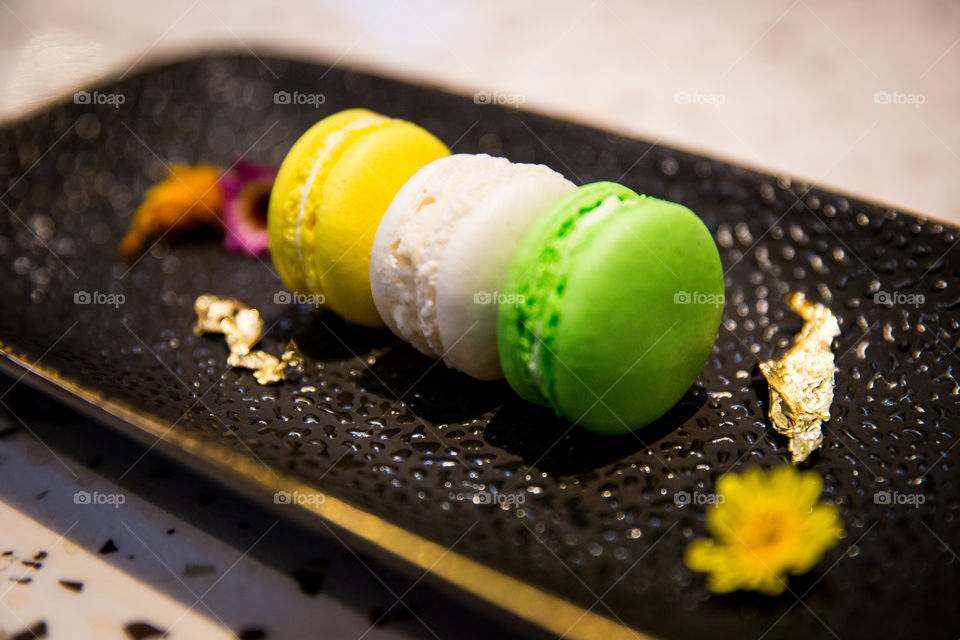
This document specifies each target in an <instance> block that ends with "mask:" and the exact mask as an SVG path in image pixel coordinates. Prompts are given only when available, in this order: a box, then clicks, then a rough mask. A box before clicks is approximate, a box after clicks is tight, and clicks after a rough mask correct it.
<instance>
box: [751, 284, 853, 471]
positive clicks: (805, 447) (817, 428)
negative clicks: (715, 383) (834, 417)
mask: <svg viewBox="0 0 960 640" xmlns="http://www.w3.org/2000/svg"><path fill="white" fill-rule="evenodd" d="M786 302H787V306H789V307H790V308H791V309H792V310H793V311H795V312H796V313H798V314H800V316H801V317H802V318H803V319H804V324H803V328H802V329H801V330H800V333H799V334H797V336H796V338H794V341H793V346H792V347H790V349H789V350H788V351H787V352H786V353H785V354H783V355H782V356H781V357H780V358H778V359H776V360H769V361H767V362H763V363H761V364H760V371H761V372H762V373H763V375H764V377H765V378H766V379H767V383H768V385H769V386H770V419H771V420H772V421H773V426H774V429H776V430H777V432H778V433H780V434H782V435H785V436H787V437H788V438H789V439H790V454H791V456H792V458H793V462H794V464H797V463H800V462H803V461H804V460H806V459H807V456H809V455H810V454H811V453H813V451H814V450H816V449H817V448H819V447H820V445H821V444H822V443H823V431H822V424H823V423H824V422H826V421H827V420H829V419H830V405H832V404H833V386H834V380H833V376H834V371H835V370H836V367H835V366H834V359H833V352H832V351H831V350H830V345H831V344H832V343H833V339H834V338H835V337H837V336H838V335H840V325H839V324H838V322H837V318H836V316H834V315H833V313H831V311H830V309H828V308H827V307H825V306H823V305H822V304H817V303H814V302H810V301H809V300H807V299H806V297H805V296H804V295H803V294H802V293H791V294H789V295H788V296H787V299H786Z"/></svg>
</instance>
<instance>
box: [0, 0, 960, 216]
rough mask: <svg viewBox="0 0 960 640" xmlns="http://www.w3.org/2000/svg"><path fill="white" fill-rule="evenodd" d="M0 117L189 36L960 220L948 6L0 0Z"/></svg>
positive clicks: (175, 54) (959, 90)
mask: <svg viewBox="0 0 960 640" xmlns="http://www.w3.org/2000/svg"><path fill="white" fill-rule="evenodd" d="M0 16H2V19H0V118H3V119H5V120H6V119H9V118H12V117H16V116H17V115H20V114H23V113H25V112H29V111H31V110H34V109H37V108H40V107H42V106H43V105H44V104H46V103H48V102H49V101H51V100H56V99H58V98H59V97H62V96H64V95H66V94H70V93H72V92H73V91H74V90H76V89H77V88H80V87H83V86H87V87H89V86H94V85H96V84H97V83H98V82H99V81H100V80H101V79H102V78H106V77H117V76H126V75H129V74H132V73H136V72H137V70H138V69H141V68H143V67H147V66H151V65H156V64H158V63H160V62H163V61H167V60H171V59H177V58H182V57H187V56H191V55H195V54H197V53H200V52H204V51H212V50H216V51H223V50H228V51H235V52H240V53H251V52H255V53H257V54H269V55H284V56H290V57H294V58H299V59H305V60H312V61H319V62H323V63H327V64H331V63H332V64H336V65H338V66H345V67H352V68H357V69H363V70H370V71H375V72H378V73H381V74H383V75H387V76H392V77H398V78H402V79H405V80H407V81H410V82H416V83H421V84H429V85H438V86H441V87H444V88H446V89H448V90H450V91H453V92H456V93H461V94H467V95H473V94H475V93H477V92H484V93H482V94H481V95H483V96H486V97H489V98H490V99H492V100H498V101H502V102H506V103H510V104H517V105H519V106H520V107H521V108H523V109H530V110H534V111H539V112H545V113H548V114H552V115H555V116H558V117H561V118H568V119H573V120H576V121H580V122H584V123H588V124H593V125H597V126H600V127H603V128H607V129H611V130H615V131H617V132H621V133H627V134H632V135H635V136H639V137H642V138H645V139H648V140H653V141H660V142H661V143H662V144H666V145H674V146H679V147H683V148H686V149H693V150H697V151H700V152H702V153H706V154H709V155H715V156H721V157H724V158H727V159H730V160H733V161H735V162H738V163H741V164H746V165H749V166H752V167H754V168H757V169H760V170H765V171H770V172H775V173H778V174H785V175H788V176H792V177H797V178H800V179H803V180H807V181H814V182H817V183H819V184H821V185H824V186H829V187H833V188H836V189H839V190H841V191H845V192H848V193H851V194H854V195H857V196H861V197H863V198H865V199H868V200H877V201H881V202H885V203H889V204H890V205H892V206H895V207H897V208H905V209H908V210H913V211H915V212H919V213H921V214H926V215H929V216H931V217H936V218H940V219H944V220H949V221H952V222H954V223H960V180H958V179H957V178H958V175H960V118H958V114H960V82H958V78H960V3H957V2H953V1H949V0H914V1H912V2H903V1H902V0H871V1H866V0H849V1H846V2H828V1H825V0H771V1H768V2H746V1H743V0H724V1H720V2H702V1H692V0H683V1H680V2H669V3H668V2H662V1H636V0H628V1H620V0H594V1H590V0H586V1H583V2H559V1H557V0H551V1H547V0H539V1H524V2H517V1H511V2H505V1H496V2H479V1H476V2H468V1H465V0H453V1H448V2H425V1H420V0H372V1H369V2H334V1H332V0H285V1H284V2H282V3H266V2H263V3H253V2H250V3H245V2H238V1H237V0H229V1H228V0H170V1H166V2H151V3H135V2H119V1H108V0H89V1H85V2H82V3H77V2H69V1H67V0H46V1H44V2H28V1H27V0H0Z"/></svg>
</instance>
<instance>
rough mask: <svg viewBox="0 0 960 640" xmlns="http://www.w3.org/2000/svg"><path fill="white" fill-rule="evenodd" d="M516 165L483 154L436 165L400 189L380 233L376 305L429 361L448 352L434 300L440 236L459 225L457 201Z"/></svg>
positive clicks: (375, 256) (374, 264)
mask: <svg viewBox="0 0 960 640" xmlns="http://www.w3.org/2000/svg"><path fill="white" fill-rule="evenodd" d="M513 166H515V165H512V164H511V163H510V161H509V160H506V159H505V158H494V157H492V156H488V155H483V154H480V155H473V154H455V155H451V156H447V157H444V158H440V159H438V160H435V161H434V162H431V163H430V164H428V165H426V166H425V167H423V168H422V169H421V170H420V171H418V172H417V173H416V174H415V175H414V176H413V177H412V178H411V179H410V180H409V181H407V183H406V184H405V185H404V186H403V187H402V188H401V189H400V191H399V192H398V193H397V195H396V197H395V198H394V199H393V201H392V202H391V203H390V206H389V207H388V209H387V211H386V213H385V214H384V216H383V220H382V221H381V223H380V226H379V228H378V229H377V233H376V238H375V239H374V244H373V251H372V253H371V262H370V264H371V268H370V280H371V289H372V291H373V295H374V302H375V304H376V306H377V309H378V310H379V311H380V314H381V316H382V317H383V318H384V321H385V322H386V323H387V325H388V326H389V327H390V329H391V330H392V331H393V332H394V333H395V334H397V336H399V337H401V338H403V339H404V340H406V341H408V342H410V343H411V344H412V345H413V346H414V347H416V348H417V349H418V350H419V351H421V352H422V353H424V354H426V355H428V356H430V357H433V358H438V357H440V356H441V355H443V352H444V348H443V345H442V344H441V342H440V336H439V332H438V330H437V327H436V308H435V307H436V304H435V302H436V301H435V295H434V291H435V283H436V277H437V268H438V265H439V262H440V255H441V253H442V251H441V249H440V247H438V242H440V237H441V236H446V234H447V231H448V229H447V228H448V227H449V226H450V225H451V224H453V223H455V222H456V220H455V219H454V213H453V212H454V210H455V209H457V207H456V206H455V203H457V201H458V199H462V198H463V197H464V196H469V195H470V194H471V193H473V194H476V193H477V189H478V183H479V182H489V181H495V180H497V179H500V178H501V177H505V176H506V175H509V174H510V173H511V172H512V171H513V169H512V167H513ZM484 192H485V191H484Z"/></svg>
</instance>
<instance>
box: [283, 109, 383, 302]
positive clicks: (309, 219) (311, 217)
mask: <svg viewBox="0 0 960 640" xmlns="http://www.w3.org/2000/svg"><path fill="white" fill-rule="evenodd" d="M390 122H393V121H392V120H390V119H387V118H384V117H383V116H380V115H376V114H371V115H370V116H366V117H360V118H357V119H356V120H355V121H353V122H351V123H349V124H347V125H346V126H345V127H343V128H341V129H336V130H334V131H332V132H330V133H329V134H328V135H327V136H325V137H324V139H323V141H322V142H321V144H320V145H319V148H318V152H317V156H316V157H315V159H314V160H313V162H312V164H311V165H310V172H309V174H308V175H307V179H306V182H305V183H304V185H303V188H302V190H301V192H300V197H299V201H298V203H297V224H296V232H295V236H294V237H295V243H296V249H297V256H298V257H299V259H300V268H301V273H302V274H303V277H304V279H305V281H306V284H307V287H308V289H309V291H311V292H313V291H319V290H321V289H322V287H321V283H320V282H318V280H320V279H322V275H323V274H317V273H315V272H316V268H315V267H314V257H313V247H314V246H315V245H314V242H313V237H312V236H313V232H314V229H315V227H316V222H317V219H316V210H317V209H319V206H320V203H319V200H320V197H319V193H320V192H321V191H322V188H323V182H324V180H325V178H326V176H327V174H329V172H330V169H331V167H333V165H334V164H335V163H336V161H337V158H339V157H340V156H341V155H343V153H344V152H345V151H346V150H347V148H348V147H349V146H350V144H352V143H353V142H354V141H356V140H357V139H358V138H359V137H360V136H362V135H364V134H366V133H369V132H371V131H374V130H376V129H379V128H381V127H384V126H387V125H388V124H389V123H390ZM315 188H316V192H315V191H314V190H315ZM311 198H312V199H314V200H316V202H311ZM305 236H310V241H309V242H307V241H305V240H304V237H305Z"/></svg>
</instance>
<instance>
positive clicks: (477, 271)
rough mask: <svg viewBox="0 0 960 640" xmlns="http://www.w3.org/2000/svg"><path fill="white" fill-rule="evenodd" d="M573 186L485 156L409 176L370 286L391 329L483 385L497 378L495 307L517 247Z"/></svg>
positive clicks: (378, 249)
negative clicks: (534, 224) (525, 235)
mask: <svg viewBox="0 0 960 640" xmlns="http://www.w3.org/2000/svg"><path fill="white" fill-rule="evenodd" d="M574 186H575V185H574V184H573V183H571V182H570V181H569V180H567V179H565V178H564V177H563V176H562V175H560V174H559V173H557V172H556V171H553V170H552V169H550V168H548V167H546V166H544V165H534V164H517V163H512V162H510V161H509V160H506V159H505V158H494V157H491V156H488V155H468V154H457V155H452V156H447V157H444V158H440V159H438V160H435V161H433V162H431V163H430V164H428V165H426V166H425V167H423V168H422V169H420V171H418V172H417V173H416V174H414V175H413V177H412V178H410V180H408V181H407V183H406V184H405V185H404V186H403V187H402V188H401V189H400V191H399V192H398V193H397V195H396V197H394V199H393V201H392V202H391V204H390V206H389V207H388V208H387V211H386V213H385V214H384V216H383V219H382V221H381V222H380V226H379V227H378V228H377V233H376V237H375V238H374V241H373V251H372V253H371V256H370V286H371V290H372V291H373V300H374V303H375V304H376V307H377V311H378V312H379V313H380V316H381V317H382V318H383V320H384V322H386V323H387V326H389V327H390V329H391V330H392V331H393V332H394V333H395V334H397V335H398V336H399V337H401V338H403V339H404V340H406V341H408V342H410V343H411V344H413V346H415V347H416V348H417V349H418V350H420V351H421V352H423V353H425V354H426V355H429V356H431V357H434V358H441V357H442V358H443V360H444V362H446V363H447V365H449V366H451V367H453V368H455V369H459V370H460V371H463V372H465V373H467V374H469V375H471V376H473V377H475V378H479V379H481V380H493V379H496V378H499V377H502V375H503V374H502V371H501V369H500V360H499V357H498V353H497V331H496V327H497V305H498V304H516V303H518V302H521V301H515V300H503V299H502V298H503V296H502V295H501V294H500V291H501V290H502V286H503V282H504V280H505V279H506V276H507V271H508V270H509V268H510V263H511V261H512V260H513V254H514V252H515V251H516V248H517V246H518V245H519V243H520V240H521V239H522V238H523V236H524V234H526V232H527V231H528V230H529V229H530V227H531V226H532V225H533V223H534V221H535V220H536V219H537V218H538V217H539V216H540V214H542V213H543V212H544V211H546V209H547V208H548V207H549V206H550V205H551V204H553V202H555V201H556V200H557V199H558V198H560V196H562V195H563V194H565V193H567V192H568V191H570V190H572V189H573V188H574Z"/></svg>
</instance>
